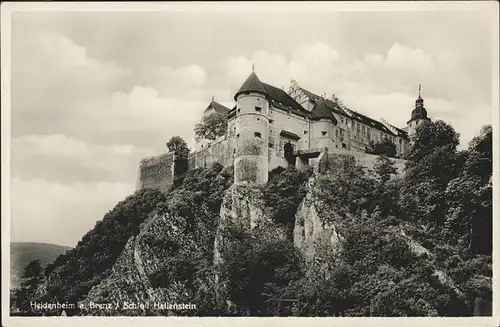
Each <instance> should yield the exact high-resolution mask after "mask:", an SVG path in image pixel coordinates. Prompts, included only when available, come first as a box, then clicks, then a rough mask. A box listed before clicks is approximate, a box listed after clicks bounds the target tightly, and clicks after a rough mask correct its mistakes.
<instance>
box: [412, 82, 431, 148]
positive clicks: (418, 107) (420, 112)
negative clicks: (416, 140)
mask: <svg viewBox="0 0 500 327" xmlns="http://www.w3.org/2000/svg"><path fill="white" fill-rule="evenodd" d="M421 89H422V86H421V85H419V86H418V98H417V100H416V101H415V109H413V110H412V112H411V118H410V120H409V121H408V122H407V124H408V136H409V137H410V138H412V137H414V136H415V134H416V132H417V127H418V126H420V125H421V124H422V123H423V122H425V121H430V119H429V118H428V117H427V110H425V108H424V99H422V97H421Z"/></svg>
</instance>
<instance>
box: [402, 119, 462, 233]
mask: <svg viewBox="0 0 500 327" xmlns="http://www.w3.org/2000/svg"><path fill="white" fill-rule="evenodd" d="M458 140H459V134H458V133H457V132H455V130H454V129H453V127H451V126H450V125H449V124H447V123H445V122H443V121H436V122H432V123H430V122H428V123H424V124H422V125H421V126H420V128H419V129H418V130H417V135H416V138H415V140H414V143H413V146H412V147H411V149H410V152H409V156H408V161H407V162H406V167H405V172H406V173H405V176H404V181H403V189H402V198H401V207H402V208H404V211H405V216H406V217H408V218H409V219H412V220H414V219H416V220H418V221H420V223H422V224H424V225H428V227H429V228H431V230H430V231H429V232H428V235H432V234H433V233H437V234H439V233H441V231H442V225H443V223H444V216H445V213H446V211H447V209H446V208H447V204H446V199H445V191H446V188H447V185H448V183H449V182H450V181H451V180H452V179H453V178H455V177H456V176H457V168H458V166H459V165H458V163H459V161H460V160H459V158H460V156H459V154H458V153H457V145H458ZM437 234H436V235H434V236H436V237H437Z"/></svg>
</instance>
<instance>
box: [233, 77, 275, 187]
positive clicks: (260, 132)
mask: <svg viewBox="0 0 500 327" xmlns="http://www.w3.org/2000/svg"><path fill="white" fill-rule="evenodd" d="M234 100H235V101H236V115H235V127H236V136H235V137H236V142H235V144H236V148H235V150H236V154H235V161H234V182H235V183H241V182H253V183H265V182H267V179H268V173H269V171H268V169H269V158H268V157H269V155H268V147H269V146H268V132H269V118H268V114H269V101H268V92H267V90H266V88H265V86H264V85H263V84H262V82H261V81H260V80H259V78H258V77H257V75H256V74H255V72H252V73H251V74H250V76H249V77H248V78H247V80H246V81H245V83H243V85H242V86H241V88H240V89H239V90H238V92H236V94H235V95H234Z"/></svg>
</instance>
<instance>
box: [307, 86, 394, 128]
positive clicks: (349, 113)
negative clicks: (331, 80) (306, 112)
mask: <svg viewBox="0 0 500 327" xmlns="http://www.w3.org/2000/svg"><path fill="white" fill-rule="evenodd" d="M300 89H301V90H302V92H304V94H305V95H306V96H307V97H309V98H310V99H312V100H314V101H315V102H317V101H318V99H321V98H322V97H320V96H319V95H317V94H314V93H312V92H310V91H307V90H305V89H303V88H300ZM325 102H326V104H327V106H328V108H330V109H331V110H332V111H333V112H335V113H337V114H339V115H343V116H346V117H348V118H352V119H354V120H356V121H358V122H360V123H362V124H364V125H367V126H370V127H373V128H376V129H378V130H381V131H383V132H385V133H388V134H390V135H396V134H394V133H393V132H392V131H391V130H390V129H388V128H387V127H386V126H385V125H384V124H382V123H381V122H379V121H377V120H375V119H372V118H370V117H368V116H365V115H362V114H360V113H358V112H356V111H354V110H351V109H349V108H346V109H343V108H342V107H340V105H338V104H337V103H335V102H333V101H332V100H329V99H325ZM313 110H314V108H313Z"/></svg>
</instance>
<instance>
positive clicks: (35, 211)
mask: <svg viewBox="0 0 500 327" xmlns="http://www.w3.org/2000/svg"><path fill="white" fill-rule="evenodd" d="M133 187H134V184H133V183H107V182H92V183H82V182H80V183H74V184H71V185H63V184H59V183H54V182H48V181H45V180H43V179H30V180H25V179H19V178H14V179H13V180H12V193H11V198H12V219H11V225H12V226H11V227H12V234H11V239H12V241H30V242H48V243H56V244H62V245H68V246H75V245H76V242H77V240H79V239H80V238H81V237H82V236H83V234H85V233H86V232H87V231H89V230H90V229H92V228H93V227H94V224H95V222H96V221H97V220H100V219H102V218H103V216H104V214H105V213H106V212H108V211H109V210H111V209H112V208H113V207H114V206H115V205H116V204H117V203H118V202H119V201H121V200H123V199H124V198H125V197H126V196H127V195H130V194H131V193H132V192H133Z"/></svg>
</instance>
